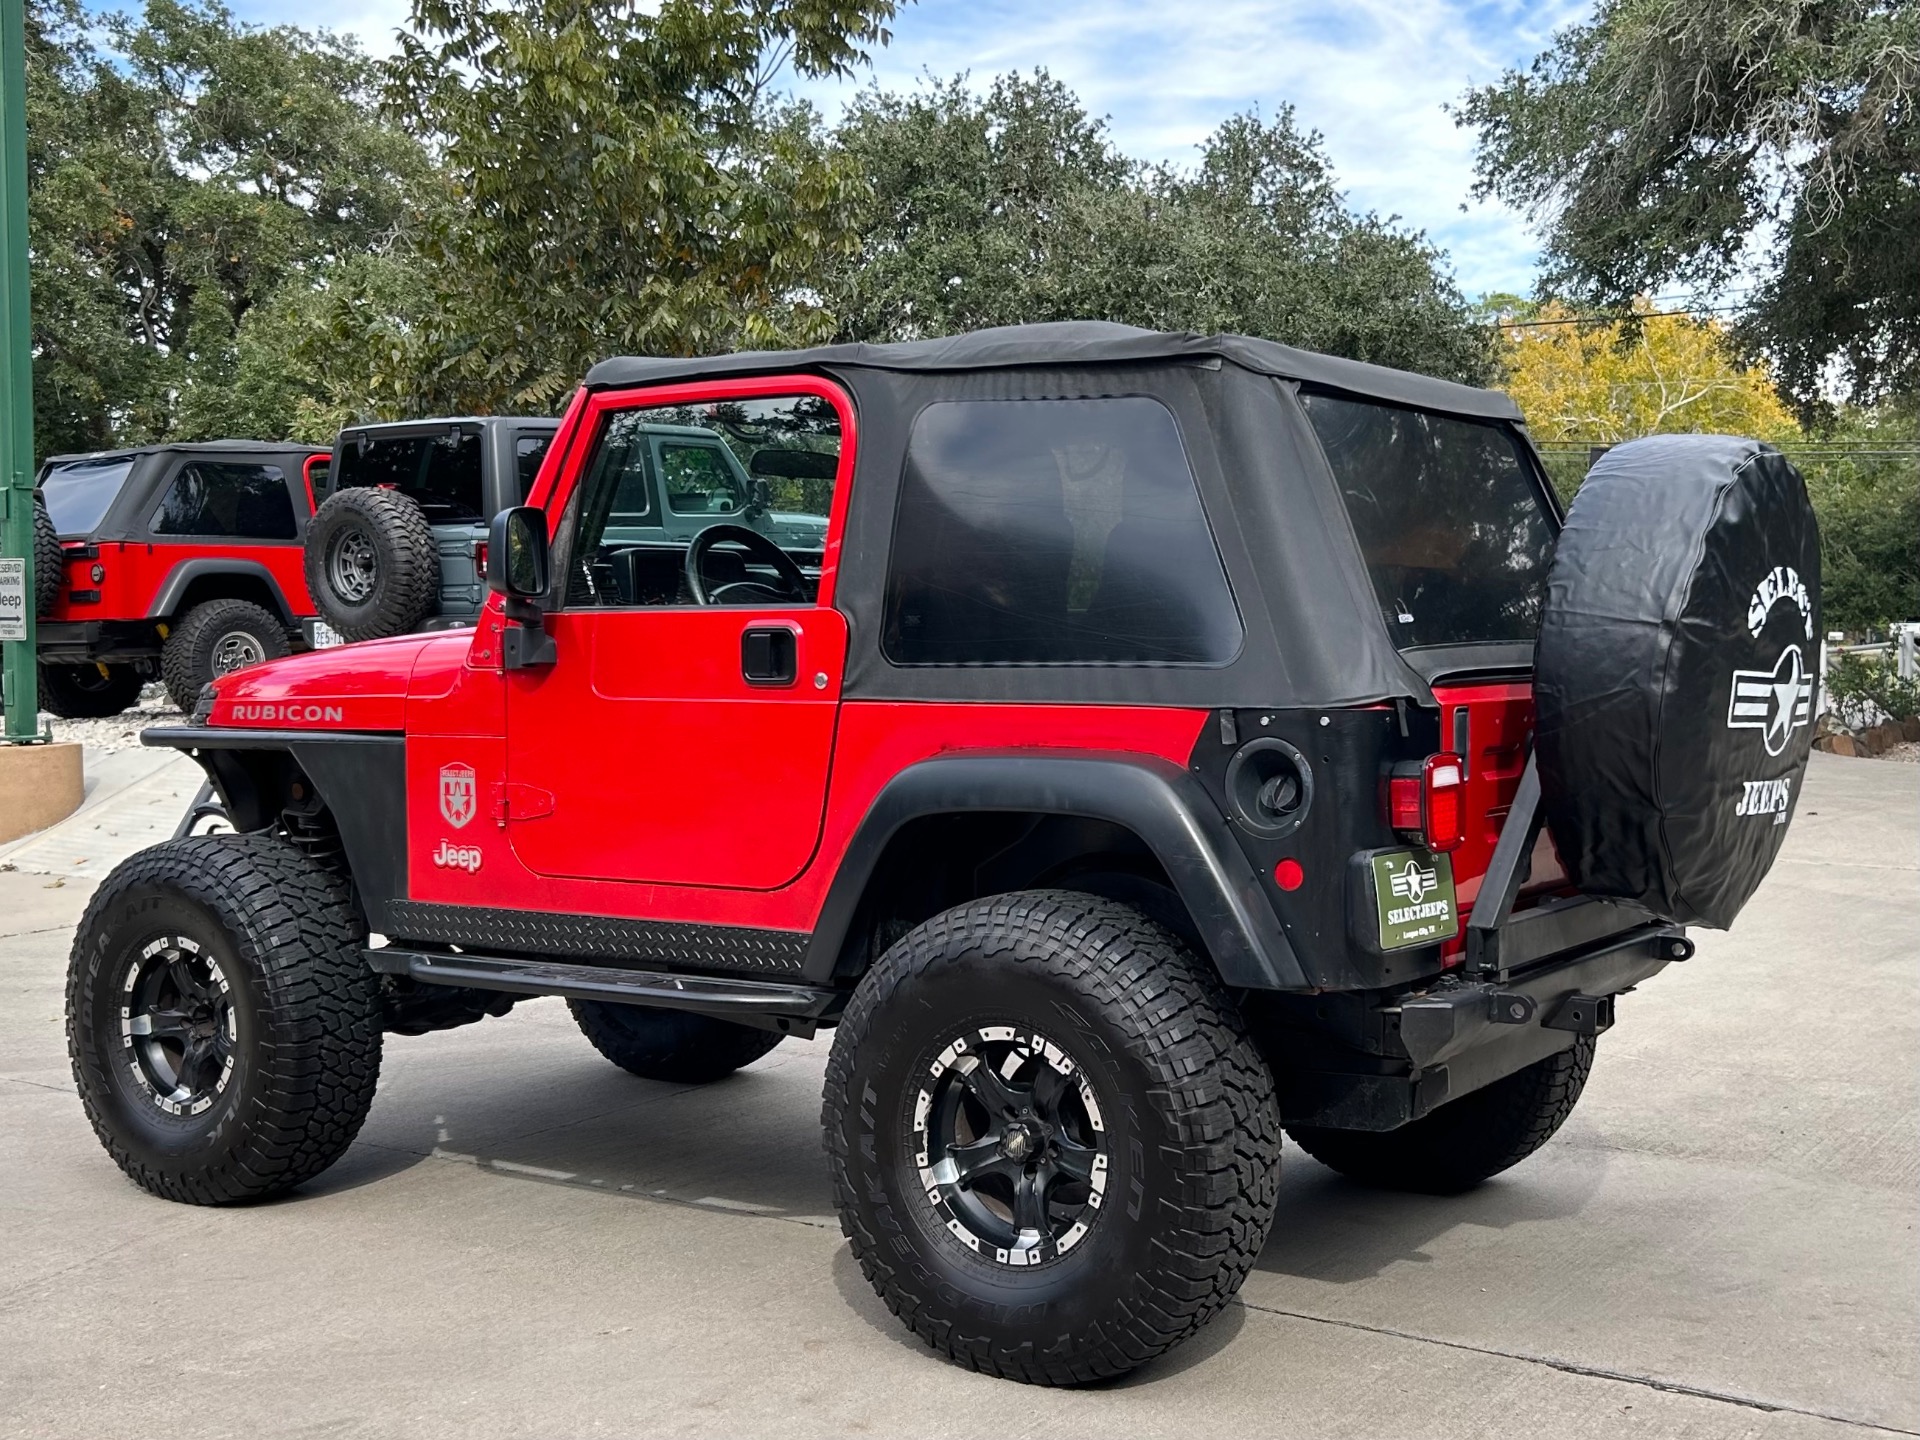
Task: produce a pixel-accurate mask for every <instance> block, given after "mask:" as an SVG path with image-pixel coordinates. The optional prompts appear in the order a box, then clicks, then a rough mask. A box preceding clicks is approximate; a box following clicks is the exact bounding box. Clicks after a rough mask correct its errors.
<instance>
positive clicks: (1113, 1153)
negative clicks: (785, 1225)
mask: <svg viewBox="0 0 1920 1440" xmlns="http://www.w3.org/2000/svg"><path fill="white" fill-rule="evenodd" d="M823 1118H824V1122H825V1127H826V1140H827V1152H828V1158H829V1163H830V1166H831V1169H832V1174H833V1181H834V1190H835V1194H836V1198H837V1201H838V1205H839V1211H840V1223H841V1227H842V1229H843V1230H844V1231H845V1232H846V1234H847V1237H848V1239H849V1240H850V1241H851V1242H852V1247H853V1253H854V1256H855V1258H856V1259H858V1261H859V1262H860V1267H861V1269H862V1271H863V1272H864V1273H865V1274H866V1277H867V1279H868V1281H869V1283H871V1284H872V1285H873V1287H874V1289H875V1290H876V1291H877V1292H878V1293H879V1295H880V1298H881V1299H882V1300H884V1301H885V1302H886V1304H887V1307H888V1308H889V1309H890V1310H892V1311H893V1312H894V1314H896V1315H898V1316H899V1317H900V1318H901V1319H902V1320H903V1321H905V1322H906V1324H907V1325H908V1327H909V1328H911V1329H912V1330H913V1331H914V1332H915V1333H916V1334H917V1335H919V1336H920V1338H921V1339H923V1340H924V1341H926V1343H927V1344H928V1345H930V1346H932V1347H933V1348H934V1349H936V1350H938V1351H941V1352H942V1353H944V1354H946V1355H947V1356H949V1357H950V1358H952V1359H954V1360H956V1361H958V1362H959V1363H961V1364H963V1365H966V1366H968V1367H970V1368H972V1369H975V1370H980V1371H984V1372H986V1373H989V1374H993V1375H998V1376H1002V1377H1004V1378H1007V1379H1013V1380H1024V1381H1029V1382H1033V1383H1038V1384H1054V1385H1060V1384H1080V1383H1085V1382H1088V1381H1093V1380H1100V1379H1104V1378H1107V1377H1110V1376H1115V1375H1122V1374H1125V1373H1126V1372H1127V1371H1129V1370H1132V1369H1135V1368H1136V1367H1138V1366H1140V1365H1142V1364H1144V1363H1145V1362H1146V1361H1148V1360H1151V1359H1153V1358H1154V1357H1155V1356H1157V1355H1160V1354H1163V1353H1164V1352H1166V1351H1167V1350H1170V1349H1172V1348H1173V1347H1174V1346H1175V1345H1177V1344H1179V1343H1180V1342H1181V1341H1182V1340H1184V1339H1185V1338H1187V1336H1189V1335H1191V1334H1192V1333H1193V1332H1194V1331H1196V1330H1198V1329H1199V1328H1200V1326H1201V1325H1203V1324H1204V1323H1205V1322H1206V1321H1207V1320H1208V1319H1209V1318H1210V1317H1211V1316H1212V1315H1213V1314H1214V1313H1215V1312H1216V1311H1218V1310H1219V1309H1220V1308H1221V1306H1223V1305H1225V1304H1226V1302H1227V1301H1228V1300H1229V1299H1230V1298H1231V1297H1232V1296H1233V1294H1234V1292H1235V1291H1236V1290H1238V1289H1239V1288H1240V1282H1241V1281H1242V1280H1243V1279H1244V1278H1245V1277H1246V1273H1247V1271H1248V1269H1249V1268H1250V1267H1251V1266H1252V1264H1253V1261H1254V1258H1255V1257H1256V1256H1257V1255H1258V1254H1259V1252H1260V1247H1261V1246H1262V1244H1263V1243H1264V1242H1265V1240H1266V1235H1267V1229H1268V1226H1269V1225H1270V1224H1271V1223H1272V1219H1273V1208H1274V1200H1275V1195H1276V1189H1277V1183H1278V1165H1279V1154H1280V1144H1279V1141H1280V1124H1279V1115H1278V1112H1277V1110H1276V1107H1275V1104H1274V1098H1273V1080H1272V1076H1271V1075H1270V1074H1269V1073H1268V1071H1267V1068H1266V1065H1265V1063H1264V1062H1263V1061H1262V1060H1261V1058H1260V1056H1259V1054H1258V1052H1257V1051H1256V1050H1255V1049H1254V1047H1253V1045H1252V1043H1251V1042H1250V1041H1249V1039H1248V1037H1247V1034H1246V1031H1245V1029H1244V1027H1243V1026H1242V1024H1241V1021H1240V1017H1239V1014H1238V1013H1237V1011H1236V1010H1235V1008H1234V1006H1233V1004H1232V1002H1231V1000H1230V999H1229V998H1228V997H1227V995H1226V993H1225V992H1224V991H1223V990H1222V989H1221V987H1220V984H1219V981H1218V979H1217V978H1216V977H1215V976H1214V975H1213V973H1212V971H1211V970H1210V969H1209V968H1208V967H1207V966H1206V965H1205V964H1204V963H1203V962H1201V961H1200V960H1198V959H1197V958H1196V957H1195V956H1194V955H1193V954H1192V953H1191V952H1190V951H1189V950H1187V949H1186V947H1185V946H1184V945H1182V944H1181V943H1180V941H1179V940H1178V939H1176V938H1175V937H1174V936H1173V935H1172V934H1171V933H1169V932H1168V931H1166V930H1164V929H1162V928H1161V927H1160V926H1158V925H1156V924H1154V923H1153V922H1152V921H1150V920H1148V919H1147V918H1146V917H1145V916H1144V915H1142V914H1140V913H1139V912H1138V911H1135V910H1133V909H1130V908H1129V907H1127V906H1125V905H1121V904H1117V903H1115V902H1114V901H1111V900H1105V899H1099V898H1096V897H1093V896H1089V895H1081V894H1076V893H1070V892H1062V891H1030V892H1026V893H1022V894H1016V895H1006V896H1000V897H998V898H995V899H991V900H982V901H978V902H975V903H973V904H970V905H963V906H960V907H959V908H957V909H954V910H949V911H948V912H946V913H945V914H943V915H938V916H935V917H934V918H933V919H932V920H929V921H927V922H926V923H925V924H923V925H921V926H919V927H918V928H916V929H914V930H912V931H911V932H909V933H908V934H907V935H906V936H904V937H903V938H902V939H901V940H900V941H899V942H898V943H896V944H895V945H894V946H893V947H892V948H891V949H890V950H888V951H887V953H886V954H885V955H884V956H882V957H881V959H880V961H879V962H878V963H877V964H876V965H875V966H874V967H873V969H872V970H871V971H869V972H868V974H867V975H866V977H865V978H864V979H863V980H862V981H861V982H860V985H859V987H858V989H857V990H856V991H855V992H854V996H853V999H852V1001H851V1003H850V1004H849V1005H848V1007H847V1011H846V1015H845V1017H844V1018H843V1019H842V1021H841V1024H840V1027H839V1029H838V1030H837V1031H836V1032H835V1035H834V1043H833V1052H832V1056H831V1059H830V1060H829V1061H828V1065H827V1083H826V1098H825V1107H824V1117H823Z"/></svg>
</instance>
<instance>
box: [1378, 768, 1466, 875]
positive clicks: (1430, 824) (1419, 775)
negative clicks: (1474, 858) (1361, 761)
mask: <svg viewBox="0 0 1920 1440" xmlns="http://www.w3.org/2000/svg"><path fill="white" fill-rule="evenodd" d="M1466 782H1467V770H1466V766H1465V765H1463V764H1462V763H1461V760H1460V757H1459V756H1458V755H1452V754H1448V753H1446V752H1444V751H1443V752H1442V753H1440V754H1438V755H1429V756H1428V757H1427V758H1426V759H1425V760H1423V761H1422V762H1421V763H1420V767H1419V770H1418V771H1417V772H1416V773H1414V774H1409V775H1395V776H1393V777H1392V778H1390V779H1389V780H1388V781H1387V823H1388V824H1390V825H1391V826H1393V828H1394V829H1396V830H1400V831H1404V832H1405V833H1406V834H1408V835H1410V836H1412V837H1414V838H1416V839H1418V840H1419V841H1420V842H1421V843H1422V844H1424V845H1425V846H1426V847H1427V848H1428V849H1429V850H1437V851H1440V852H1442V853H1444V852H1446V851H1448V850H1457V849H1459V848H1460V845H1461V842H1462V841H1464V840H1465V839H1466V838H1467V809H1466V789H1467V784H1466Z"/></svg>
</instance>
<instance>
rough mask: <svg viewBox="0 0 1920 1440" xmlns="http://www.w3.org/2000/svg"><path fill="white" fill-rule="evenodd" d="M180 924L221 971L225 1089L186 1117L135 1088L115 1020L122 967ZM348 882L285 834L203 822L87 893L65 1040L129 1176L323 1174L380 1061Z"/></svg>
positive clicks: (181, 1180)
mask: <svg viewBox="0 0 1920 1440" xmlns="http://www.w3.org/2000/svg"><path fill="white" fill-rule="evenodd" d="M175 935H178V936H186V937H190V938H192V939H193V940H194V941H195V942H196V943H198V944H200V945H202V946H204V947H206V948H207V949H208V951H209V952H210V953H211V954H212V955H213V956H215V957H216V958H217V959H218V961H219V962H220V965H221V967H222V969H223V970H224V971H225V972H226V975H227V977H228V979H229V982H230V988H229V990H228V992H227V994H228V996H229V997H230V1000H231V1009H232V1014H233V1017H234V1026H235V1035H234V1039H233V1042H232V1045H231V1050H230V1053H231V1055H232V1057H233V1068H232V1071H231V1076H230V1079H228V1080H227V1081H226V1082H225V1089H224V1091H223V1092H222V1093H220V1094H219V1095H218V1097H217V1098H215V1099H214V1100H213V1102H212V1104H211V1108H208V1109H207V1110H205V1111H204V1113H201V1114H199V1115H197V1116H192V1117H189V1116H182V1115H170V1114H167V1113H164V1112H163V1111H162V1110H161V1108H160V1107H159V1106H158V1105H157V1104H156V1103H155V1102H154V1101H153V1100H152V1099H150V1098H149V1097H147V1096H146V1095H144V1094H142V1093H141V1090H140V1085H139V1083H138V1081H137V1078H136V1076H135V1074H134V1069H135V1067H134V1064H133V1063H132V1062H131V1061H130V1059H129V1056H130V1055H131V1054H132V1051H131V1049H130V1041H129V1040H127V1039H126V1038H124V1037H123V1035H122V1021H121V1015H122V1010H121V1005H122V997H123V993H124V977H125V974H126V970H127V967H128V966H129V965H130V964H134V963H138V960H137V957H138V956H139V954H140V952H141V950H142V949H143V948H145V947H146V946H147V945H149V944H150V943H151V942H152V940H153V939H155V938H163V937H167V936H175ZM364 938H365V937H364V933H363V931H362V930H361V928H360V926H359V925H358V924H357V923H356V921H355V919H354V914H353V907H352V902H351V900H350V898H349V895H348V889H347V882H346V880H345V878H344V877H342V876H341V875H339V874H338V873H337V872H335V871H333V870H331V869H329V868H327V867H325V866H323V865H321V864H320V863H318V862H317V861H315V860H313V859H312V858H310V857H309V856H307V855H306V854H304V853H303V852H302V851H300V850H298V849H297V848H295V847H294V846H293V845H291V844H289V843H288V842H286V841H284V840H280V839H277V838H274V837H272V836H265V835H207V836H196V837H193V838H190V839H185V840H173V841H169V842H167V843H166V844H163V845H156V846H154V847H153V848H152V849H149V850H143V851H141V852H140V853H139V854H137V855H135V856H133V857H132V858H131V859H129V860H126V861H123V862H122V863H121V864H120V865H119V866H118V867H116V868H115V870H114V871H113V873H112V874H110V875H109V876H108V877H107V878H106V880H105V881H104V882H102V884H101V886H100V889H99V890H98V891H97V892H96V893H95V895H94V897H93V900H92V902H91V903H90V904H89V905H88V906H87V912H86V915H85V916H84V918H82V920H81V922H80V928H79V931H78V933H77V934H76V935H75V937H74V944H73V959H72V964H71V966H70V968H69V970H68V975H67V1044H68V1052H69V1055H70V1057H71V1059H72V1062H73V1078H74V1083H75V1084H76V1085H77V1086H78V1088H79V1091H80V1099H81V1103H82V1105H83V1106H84V1107H85V1109H86V1113H87V1119H88V1120H90V1121H91V1122H92V1124H93V1129H94V1133H95V1134H96V1135H98V1136H99V1137H100V1143H101V1144H102V1145H104V1146H105V1147H106V1150H107V1153H108V1154H109V1155H111V1156H112V1157H113V1158H114V1161H115V1162H116V1163H117V1164H118V1165H119V1166H120V1168H121V1169H122V1170H124V1171H125V1172H126V1173H127V1175H128V1177H129V1178H131V1179H132V1180H133V1181H134V1183H135V1184H137V1185H139V1186H141V1187H142V1188H143V1189H146V1190H149V1191H151V1192H153V1193H154V1194H155V1195H159V1196H161V1197H163V1198H165V1199H168V1200H178V1201H182V1202H184V1203H187V1204H193V1205H222V1204H229V1203H232V1202H235V1201H244V1200H258V1199H261V1198H262V1197H264V1196H268V1195H273V1194H276V1193H277V1192H279V1191H283V1190H287V1189H289V1188H291V1187H293V1186H295V1185H298V1184H300V1183H301V1182H302V1181H304V1180H310V1179H312V1178H313V1177H314V1176H316V1175H318V1174H320V1172H321V1171H323V1170H325V1169H326V1168H327V1167H328V1166H329V1165H331V1164H333V1162H334V1161H335V1160H338V1159H339V1158H340V1156H341V1155H342V1154H343V1153H345V1151H346V1149H347V1147H348V1146H349V1145H350V1144H352V1142H353V1138H354V1136H355V1135H356V1134H358V1133H359V1130H360V1125H361V1122H362V1121H364V1120H365V1119H366V1116H367V1109H368V1107H369V1106H370V1105H371V1104H372V1103H373V1092H374V1086H375V1084H376V1083H377V1082H378V1080H379V1075H380V1041H381V1034H380V1018H381V1009H380V991H379V986H378V984H377V983H376V977H375V976H374V974H373V972H372V971H371V970H370V969H369V968H368V967H367V964H366V962H365V960H364V959H363V958H362V957H361V954H360V946H361V944H362V943H363V941H364Z"/></svg>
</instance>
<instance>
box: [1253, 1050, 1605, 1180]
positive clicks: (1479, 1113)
mask: <svg viewBox="0 0 1920 1440" xmlns="http://www.w3.org/2000/svg"><path fill="white" fill-rule="evenodd" d="M1593 1051H1594V1045H1593V1038H1592V1037H1591V1036H1587V1035H1583V1036H1581V1037H1580V1038H1579V1039H1577V1040H1576V1041H1575V1042H1574V1044H1573V1048H1572V1049H1570V1050H1562V1051H1561V1052H1560V1053H1559V1054H1557V1055H1549V1056H1548V1057H1547V1058H1546V1059H1544V1060H1541V1061H1537V1062H1536V1063H1534V1064H1532V1065H1529V1066H1527V1067H1526V1069H1524V1070H1520V1071H1516V1072H1515V1073H1514V1074H1512V1075H1509V1076H1507V1077H1506V1078H1505V1079H1504V1080H1496V1081H1494V1082H1493V1084H1491V1085H1488V1086H1486V1087H1485V1088H1484V1089H1480V1090H1475V1091H1474V1092H1473V1093H1472V1094H1470V1095H1463V1096H1461V1097H1460V1098H1459V1099H1458V1100H1450V1101H1448V1102H1447V1103H1446V1104H1445V1105H1442V1106H1441V1107H1440V1108H1439V1109H1437V1110H1435V1111H1434V1112H1433V1113H1432V1114H1431V1115H1425V1116H1422V1117H1421V1118H1420V1119H1418V1120H1415V1121H1413V1122H1412V1123H1411V1124H1408V1125H1402V1126H1401V1127H1400V1128H1399V1129H1398V1130H1385V1131H1364V1130H1321V1129H1316V1128H1315V1127H1313V1126H1309V1125H1289V1126H1288V1127H1287V1134H1288V1135H1290V1136H1291V1137H1292V1138H1293V1142H1294V1143H1295V1144H1296V1145H1298V1146H1299V1147H1300V1148H1301V1149H1302V1150H1304V1151H1306V1152H1307V1153H1308V1154H1309V1155H1311V1156H1313V1158H1314V1159H1316V1160H1318V1161H1319V1162H1320V1163H1321V1164H1322V1165H1326V1166H1328V1167H1330V1168H1332V1169H1334V1170H1338V1171H1339V1172H1340V1173H1341V1174H1342V1175H1345V1176H1347V1177H1348V1178H1349V1179H1353V1180H1358V1181H1360V1182H1361V1183H1362V1184H1364V1185H1376V1186H1379V1187H1380V1188H1381V1189H1385V1190H1412V1191H1415V1192H1417V1193H1419V1194H1423V1195H1457V1194H1459V1193H1460V1192H1461V1191H1463V1190H1471V1189H1472V1188H1473V1187H1474V1186H1476V1185H1478V1184H1479V1183H1480V1182H1481V1181H1482V1180H1485V1179H1487V1178H1488V1177H1489V1176H1492V1175H1498V1174H1499V1173H1500V1172H1501V1171H1502V1170H1507V1169H1510V1168H1512V1167H1513V1166H1515V1165H1518V1164H1519V1163H1520V1162H1521V1161H1522V1160H1524V1159H1526V1158H1527V1157H1528V1156H1529V1155H1531V1154H1533V1152H1534V1151H1536V1150H1538V1149H1539V1148H1540V1147H1541V1146H1542V1145H1544V1144H1546V1143H1547V1141H1548V1140H1550V1139H1552V1138H1553V1132H1554V1131H1556V1130H1558V1129H1559V1128H1560V1126H1561V1125H1562V1124H1563V1123H1564V1122H1565V1120H1566V1118H1567V1116H1569V1115H1571V1114H1572V1113H1573V1107H1574V1103H1575V1102H1576V1101H1578V1100H1579V1098H1580V1092H1581V1091H1582V1090H1584V1089H1585V1088H1586V1084H1587V1074H1588V1072H1589V1071H1591V1070H1592V1069H1593Z"/></svg>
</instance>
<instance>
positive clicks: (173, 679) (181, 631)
mask: <svg viewBox="0 0 1920 1440" xmlns="http://www.w3.org/2000/svg"><path fill="white" fill-rule="evenodd" d="M287 651H288V646H287V632H286V628H285V627H284V626H282V625H281V623H280V622H279V621H278V620H276V619H275V618H274V617H273V616H272V615H270V614H268V613H267V612H266V611H265V610H263V609H261V608H260V607H259V606H258V605H255V604H253V603H252V602H251V601H249V600H209V601H207V602H206V603H205V604H204V605H196V606H194V607H193V609H191V610H189V611H188V612H187V616H186V618H185V619H184V620H182V621H181V622H180V623H179V624H178V625H176V626H175V627H174V629H173V633H172V634H171V635H169V636H167V643H166V645H165V646H163V647H162V649H161V651H160V676H161V678H162V679H163V680H165V681H166V685H167V695H168V696H169V697H170V698H171V699H172V701H173V703H174V705H175V706H176V707H177V708H179V709H180V710H183V711H185V712H186V713H187V714H189V715H190V714H192V713H193V706H194V702H195V701H196V700H197V699H199V696H200V687H201V686H202V685H204V684H206V683H207V682H208V681H209V680H214V679H218V678H219V677H220V676H222V675H229V674H232V673H233V672H234V671H235V670H244V669H246V668H247V666H249V665H258V664H259V663H260V662H261V661H263V660H278V659H279V658H280V657H281V656H282V655H285V654H286V653H287Z"/></svg>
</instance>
